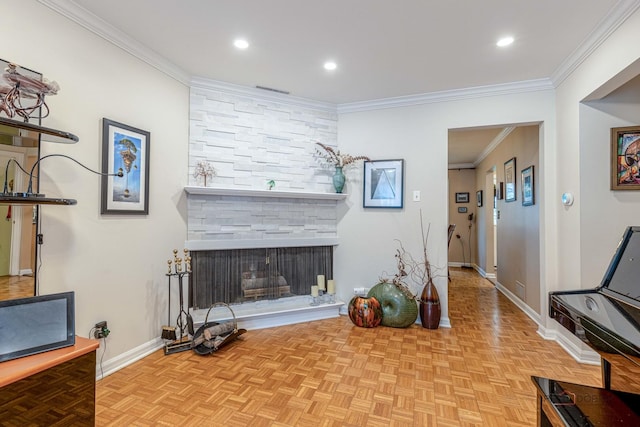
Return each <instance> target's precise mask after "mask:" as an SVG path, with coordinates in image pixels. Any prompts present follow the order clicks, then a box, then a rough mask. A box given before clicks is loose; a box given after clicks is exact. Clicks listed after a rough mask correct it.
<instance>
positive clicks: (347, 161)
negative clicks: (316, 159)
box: [316, 142, 371, 168]
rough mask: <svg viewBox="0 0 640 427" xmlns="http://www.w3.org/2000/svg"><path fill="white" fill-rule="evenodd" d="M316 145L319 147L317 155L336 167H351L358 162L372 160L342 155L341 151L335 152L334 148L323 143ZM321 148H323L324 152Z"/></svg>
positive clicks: (365, 157)
mask: <svg viewBox="0 0 640 427" xmlns="http://www.w3.org/2000/svg"><path fill="white" fill-rule="evenodd" d="M316 145H317V146H318V147H316V153H318V156H320V157H321V158H322V159H323V160H325V161H326V162H327V163H329V164H331V165H332V166H335V167H339V168H342V167H345V166H349V165H352V164H354V163H355V162H356V161H358V160H367V161H370V160H371V159H370V158H368V157H367V156H352V155H350V154H342V153H340V150H334V149H333V148H331V147H329V146H328V145H325V144H323V143H321V142H316ZM320 148H322V150H321V149H320Z"/></svg>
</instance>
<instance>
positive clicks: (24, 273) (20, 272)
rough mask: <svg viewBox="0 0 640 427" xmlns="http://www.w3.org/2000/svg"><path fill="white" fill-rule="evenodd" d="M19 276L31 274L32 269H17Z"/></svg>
mask: <svg viewBox="0 0 640 427" xmlns="http://www.w3.org/2000/svg"><path fill="white" fill-rule="evenodd" d="M18 275H19V276H33V270H32V269H30V268H25V269H22V270H19V271H18Z"/></svg>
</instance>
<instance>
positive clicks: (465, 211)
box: [458, 206, 467, 213]
mask: <svg viewBox="0 0 640 427" xmlns="http://www.w3.org/2000/svg"><path fill="white" fill-rule="evenodd" d="M458 213H467V208H466V207H465V206H463V207H460V208H458Z"/></svg>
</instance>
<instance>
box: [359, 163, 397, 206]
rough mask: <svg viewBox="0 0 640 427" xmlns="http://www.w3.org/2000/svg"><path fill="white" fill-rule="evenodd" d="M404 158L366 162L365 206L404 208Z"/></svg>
mask: <svg viewBox="0 0 640 427" xmlns="http://www.w3.org/2000/svg"><path fill="white" fill-rule="evenodd" d="M403 169H404V160H403V159H398V160H372V161H365V162H364V188H363V207H365V208H402V206H403V198H404V197H403V193H404V188H403V186H404V170H403Z"/></svg>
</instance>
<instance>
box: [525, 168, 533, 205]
mask: <svg viewBox="0 0 640 427" xmlns="http://www.w3.org/2000/svg"><path fill="white" fill-rule="evenodd" d="M534 204H535V183H534V179H533V165H531V166H529V167H528V168H525V169H522V206H532V205H534Z"/></svg>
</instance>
